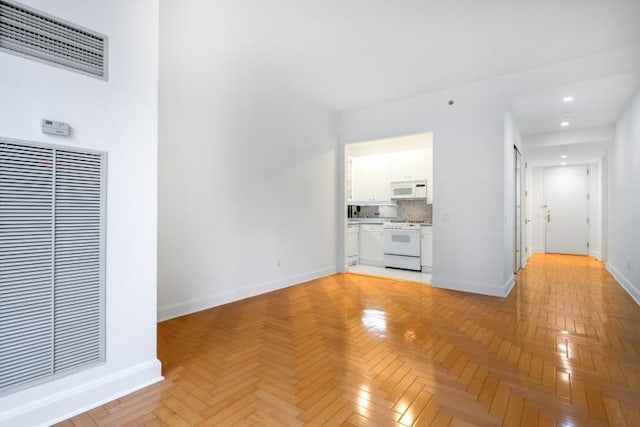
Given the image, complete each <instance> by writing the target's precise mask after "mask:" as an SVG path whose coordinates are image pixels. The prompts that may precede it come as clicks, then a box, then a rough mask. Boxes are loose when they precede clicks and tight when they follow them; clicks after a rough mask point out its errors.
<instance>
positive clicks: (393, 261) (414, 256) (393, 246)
mask: <svg viewBox="0 0 640 427" xmlns="http://www.w3.org/2000/svg"><path fill="white" fill-rule="evenodd" d="M382 228H383V230H382V234H383V241H382V242H383V243H382V249H383V252H384V266H385V267H392V268H403V269H406V270H415V271H420V270H421V268H422V267H421V265H420V224H419V223H410V222H385V223H384V224H383V227H382Z"/></svg>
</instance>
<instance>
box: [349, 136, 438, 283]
mask: <svg viewBox="0 0 640 427" xmlns="http://www.w3.org/2000/svg"><path fill="white" fill-rule="evenodd" d="M344 171H345V173H344V184H345V187H344V188H345V205H346V206H345V208H346V215H345V216H346V218H345V257H344V259H345V271H346V272H349V273H355V274H364V275H370V276H379V277H387V278H391V279H396V280H407V281H414V282H422V283H429V282H430V281H431V271H432V252H433V251H432V242H433V227H432V206H433V134H432V133H431V132H425V133H420V134H412V135H405V136H398V137H392V138H387V139H381V140H372V141H364V142H358V143H350V144H346V145H345V168H344Z"/></svg>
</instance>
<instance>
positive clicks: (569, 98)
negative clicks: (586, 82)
mask: <svg viewBox="0 0 640 427" xmlns="http://www.w3.org/2000/svg"><path fill="white" fill-rule="evenodd" d="M562 102H573V96H571V95H568V96H565V97H564V98H562Z"/></svg>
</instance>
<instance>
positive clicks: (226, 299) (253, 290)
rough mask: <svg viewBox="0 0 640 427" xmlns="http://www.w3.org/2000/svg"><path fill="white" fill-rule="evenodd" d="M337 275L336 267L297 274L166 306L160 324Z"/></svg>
mask: <svg viewBox="0 0 640 427" xmlns="http://www.w3.org/2000/svg"><path fill="white" fill-rule="evenodd" d="M335 273H336V268H335V267H333V266H332V267H326V268H321V269H318V270H313V271H309V272H306V273H302V274H296V275H293V276H288V277H283V278H279V279H275V280H271V281H268V282H264V283H259V284H255V285H252V286H247V287H244V288H242V289H234V290H232V291H226V292H219V293H217V294H214V295H209V296H206V297H202V298H197V299H192V300H189V301H185V302H181V303H177V304H171V305H165V306H163V307H159V308H158V322H162V321H163V320H169V319H173V318H175V317H180V316H184V315H186V314H190V313H195V312H197V311H202V310H206V309H208V308H212V307H217V306H219V305H223V304H228V303H230V302H234V301H239V300H241V299H245V298H250V297H254V296H256V295H260V294H264V293H267V292H272V291H277V290H278V289H283V288H287V287H289V286H293V285H297V284H298V283H303V282H308V281H309V280H314V279H319V278H320V277H325V276H330V275H332V274H335Z"/></svg>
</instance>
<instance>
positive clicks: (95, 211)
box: [0, 138, 104, 395]
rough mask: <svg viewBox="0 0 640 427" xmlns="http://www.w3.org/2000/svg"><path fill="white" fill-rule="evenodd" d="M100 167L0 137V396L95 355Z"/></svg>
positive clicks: (100, 288) (99, 306)
mask: <svg viewBox="0 0 640 427" xmlns="http://www.w3.org/2000/svg"><path fill="white" fill-rule="evenodd" d="M103 170H104V155H103V154H99V153H84V152H76V151H73V150H67V149H58V148H49V147H40V146H37V145H31V144H26V143H20V142H14V141H10V140H7V141H5V140H3V139H2V138H0V395H2V394H4V393H5V392H7V391H8V390H13V389H15V388H18V387H24V386H26V385H28V384H32V383H36V382H42V381H46V380H47V379H49V378H55V377H57V376H60V375H65V374H68V373H71V372H74V371H76V370H78V369H81V368H83V367H86V366H88V365H92V364H95V363H99V362H100V361H102V360H103V357H104V319H103V317H104V314H103V310H104V308H103V306H104V296H103V294H104V243H103V230H104V219H103V216H104V200H103V198H104V195H103V185H104V184H103V182H104V172H103Z"/></svg>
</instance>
